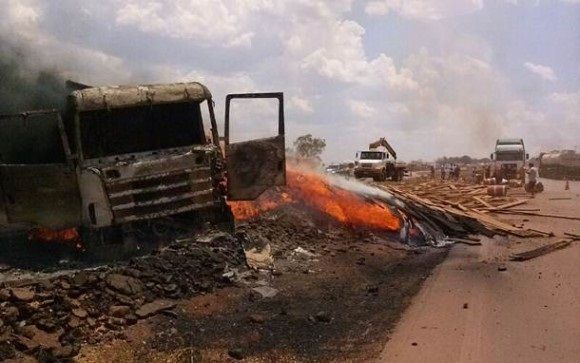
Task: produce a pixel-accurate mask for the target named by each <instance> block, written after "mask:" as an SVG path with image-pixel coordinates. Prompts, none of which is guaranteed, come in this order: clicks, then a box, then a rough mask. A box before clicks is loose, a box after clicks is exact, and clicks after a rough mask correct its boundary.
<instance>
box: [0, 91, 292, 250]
mask: <svg viewBox="0 0 580 363" xmlns="http://www.w3.org/2000/svg"><path fill="white" fill-rule="evenodd" d="M256 97H260V98H275V99H278V101H279V113H278V117H279V120H278V122H279V133H278V135H275V136H274V137H272V138H266V139H259V140H251V141H246V142H242V143H233V144H230V143H229V118H230V117H229V103H230V101H231V99H233V98H256ZM283 102H284V100H283V94H282V93H266V94H242V95H228V97H227V98H226V103H227V106H226V115H225V126H226V137H225V148H224V150H222V147H221V146H220V137H219V135H218V131H217V122H216V119H215V112H214V108H213V101H212V96H211V93H210V91H209V90H208V89H207V88H206V87H205V86H204V85H202V84H200V83H195V82H192V83H177V84H165V85H147V86H122V87H97V88H92V87H90V88H85V89H81V90H77V91H74V92H73V93H72V94H70V96H69V97H68V99H67V106H66V110H65V111H64V113H63V114H62V117H61V114H60V113H59V112H58V111H38V112H28V113H23V114H19V115H11V116H2V117H1V118H0V130H1V135H2V136H0V188H1V189H0V231H2V230H10V229H15V228H16V229H30V228H34V227H44V228H50V229H64V228H71V227H77V228H80V229H81V230H82V231H84V232H85V233H88V234H90V235H93V236H94V235H99V236H100V237H101V239H102V237H103V233H104V232H106V231H110V230H111V229H115V228H117V227H121V226H124V225H127V224H130V223H134V222H135V223H139V222H141V221H145V222H147V221H152V220H157V219H160V218H163V217H169V216H172V217H173V216H184V215H185V216H187V217H188V218H193V219H195V220H199V219H202V220H204V221H206V220H207V221H212V220H215V219H216V218H217V219H218V220H221V221H222V222H223V221H229V222H231V224H232V225H233V217H232V215H231V211H230V209H229V207H228V206H227V204H226V198H228V199H230V200H248V199H255V198H257V197H258V196H259V195H260V194H261V193H262V192H264V191H265V190H266V189H268V188H270V187H272V186H275V185H284V184H285V181H286V176H285V153H284V150H285V149H284V111H283V110H284V109H283ZM202 107H207V111H208V114H209V127H207V125H204V122H203V119H202Z"/></svg>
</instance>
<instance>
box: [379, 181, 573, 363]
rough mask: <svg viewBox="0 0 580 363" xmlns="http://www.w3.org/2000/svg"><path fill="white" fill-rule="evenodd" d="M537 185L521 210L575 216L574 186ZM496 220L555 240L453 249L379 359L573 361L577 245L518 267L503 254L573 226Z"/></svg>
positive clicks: (517, 218) (491, 241) (512, 241)
mask: <svg viewBox="0 0 580 363" xmlns="http://www.w3.org/2000/svg"><path fill="white" fill-rule="evenodd" d="M542 182H543V183H544V186H545V188H546V191H545V192H544V193H541V194H538V195H537V196H536V198H534V199H533V200H531V201H530V202H528V204H527V205H526V207H527V208H528V207H529V208H540V209H541V211H542V213H552V214H560V215H569V216H576V217H579V216H580V207H579V203H578V202H580V183H578V182H575V183H570V190H568V191H565V190H564V182H562V181H551V180H542ZM555 198H556V199H555ZM561 198H562V199H561ZM563 198H570V199H563ZM502 218H503V219H505V220H508V221H511V222H512V223H516V224H519V223H523V224H524V226H525V227H528V228H536V229H540V230H543V231H552V232H554V234H555V235H556V237H553V238H538V239H532V240H530V239H517V238H511V237H510V238H494V239H489V240H486V241H484V242H483V245H482V246H481V247H470V246H464V245H457V246H454V247H453V248H452V249H451V251H450V254H449V257H448V258H447V259H446V260H445V262H444V263H442V264H441V265H440V266H439V267H437V268H436V270H435V271H434V273H433V275H432V276H431V277H430V278H429V279H428V280H427V282H426V284H425V285H424V288H423V289H422V290H421V292H420V293H419V294H418V295H417V296H416V297H415V298H414V300H413V303H412V304H411V306H410V308H409V309H408V310H407V311H406V312H405V314H404V315H403V318H402V320H401V321H400V322H399V324H398V325H397V327H396V329H395V331H394V333H393V335H392V336H391V337H390V339H389V341H388V343H387V344H386V346H385V349H384V351H383V353H382V355H381V358H380V359H379V361H382V362H420V361H429V362H577V361H578V357H579V356H580V347H579V346H578V342H580V314H579V310H578V300H579V299H580V285H578V276H579V275H580V264H579V263H578V261H579V260H580V245H579V244H578V242H574V243H573V244H572V246H571V247H568V248H566V249H564V250H560V251H556V252H553V253H551V254H549V255H545V256H541V257H538V258H536V259H533V260H529V261H525V262H511V261H509V260H508V256H509V254H510V253H512V252H520V251H525V250H529V249H532V248H534V247H537V246H540V245H543V244H546V243H549V242H555V241H557V240H559V239H561V237H562V236H563V233H564V232H570V233H575V234H580V221H571V220H562V219H554V218H540V217H528V216H508V215H503V216H502ZM500 266H505V267H506V270H505V271H500V269H499V267H500Z"/></svg>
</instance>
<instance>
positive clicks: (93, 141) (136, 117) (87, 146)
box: [78, 102, 207, 159]
mask: <svg viewBox="0 0 580 363" xmlns="http://www.w3.org/2000/svg"><path fill="white" fill-rule="evenodd" d="M78 119H79V121H78V122H79V132H80V143H81V148H82V152H83V158H84V159H97V158H105V157H110V156H116V155H126V154H136V153H143V152H154V151H159V150H166V149H172V148H179V147H185V146H190V145H200V144H206V143H207V138H206V135H205V130H204V126H203V120H202V115H201V109H200V103H199V102H188V103H185V102H184V103H171V104H153V105H147V106H138V107H129V108H118V109H110V110H106V109H105V110H96V111H83V112H80V113H79V114H78Z"/></svg>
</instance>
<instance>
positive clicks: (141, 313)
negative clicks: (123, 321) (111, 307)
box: [135, 300, 176, 318]
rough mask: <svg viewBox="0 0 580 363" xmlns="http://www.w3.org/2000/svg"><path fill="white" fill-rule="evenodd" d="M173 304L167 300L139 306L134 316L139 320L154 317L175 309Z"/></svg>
mask: <svg viewBox="0 0 580 363" xmlns="http://www.w3.org/2000/svg"><path fill="white" fill-rule="evenodd" d="M175 305H176V304H175V302H173V301H169V300H155V301H153V302H150V303H149V304H145V305H143V306H141V307H140V308H139V309H137V310H136V311H135V315H137V316H138V317H139V318H147V317H150V316H152V315H155V314H157V313H159V312H161V311H163V310H169V309H173V308H174V307H175Z"/></svg>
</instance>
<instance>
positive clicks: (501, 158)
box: [490, 139, 530, 183]
mask: <svg viewBox="0 0 580 363" xmlns="http://www.w3.org/2000/svg"><path fill="white" fill-rule="evenodd" d="M529 158H530V156H529V155H528V154H526V149H525V146H524V140H523V139H497V141H496V142H495V152H494V153H492V154H491V155H490V159H491V160H493V162H494V163H493V176H494V177H495V178H496V180H497V181H498V182H501V180H502V179H505V180H510V179H516V180H521V181H522V183H525V177H526V173H525V170H524V167H525V164H526V160H527V159H529Z"/></svg>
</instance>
